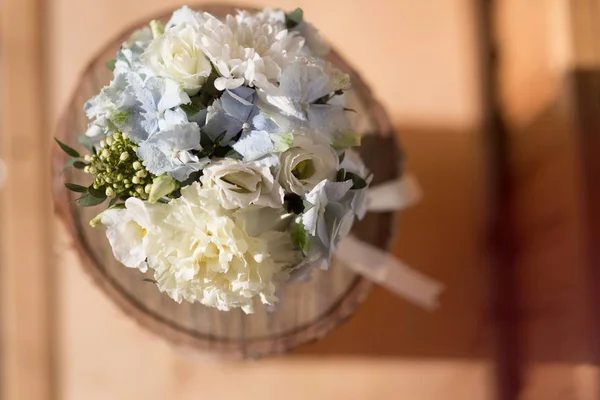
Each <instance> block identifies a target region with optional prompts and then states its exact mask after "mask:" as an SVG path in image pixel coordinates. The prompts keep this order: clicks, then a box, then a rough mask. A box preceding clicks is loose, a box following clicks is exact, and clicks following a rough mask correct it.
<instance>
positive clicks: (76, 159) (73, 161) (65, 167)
mask: <svg viewBox="0 0 600 400" xmlns="http://www.w3.org/2000/svg"><path fill="white" fill-rule="evenodd" d="M77 161H79V159H78V158H71V159H70V160H69V161H67V162H66V163H65V166H64V167H63V169H62V172H65V171H66V170H68V169H69V168H71V167H72V166H73V164H75V163H76V162H77Z"/></svg>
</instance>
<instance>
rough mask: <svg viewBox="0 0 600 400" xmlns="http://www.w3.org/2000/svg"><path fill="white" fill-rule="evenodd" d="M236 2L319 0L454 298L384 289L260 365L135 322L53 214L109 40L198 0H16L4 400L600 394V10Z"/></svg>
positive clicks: (569, 0) (7, 66) (554, 0)
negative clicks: (87, 92) (412, 196)
mask: <svg viewBox="0 0 600 400" xmlns="http://www.w3.org/2000/svg"><path fill="white" fill-rule="evenodd" d="M223 3H227V4H230V3H231V4H237V5H243V6H255V7H279V8H284V9H288V10H292V9H294V8H296V7H301V8H303V9H304V15H305V18H306V19H307V20H309V21H311V22H313V23H314V24H315V25H316V26H317V27H318V28H319V29H320V30H321V32H322V33H323V35H324V36H325V37H326V38H327V39H328V40H329V41H330V42H331V44H332V45H333V46H334V47H335V48H336V49H338V50H339V51H340V53H341V54H342V55H343V56H344V57H345V58H346V60H347V61H349V62H350V64H351V65H353V66H354V67H355V68H356V69H357V70H358V71H359V72H360V73H361V75H362V77H363V78H364V79H365V80H366V82H367V83H368V84H369V85H370V86H371V87H372V89H373V91H374V93H375V95H376V97H377V98H378V99H379V100H380V101H381V102H382V103H383V104H384V106H385V107H386V109H387V111H388V113H389V114H390V117H391V119H392V122H393V123H394V126H395V128H396V132H397V135H398V137H399V138H400V140H401V143H402V145H403V146H404V150H405V152H406V153H407V164H406V170H407V171H409V172H410V173H412V174H413V175H414V176H415V177H416V178H417V179H418V181H419V183H420V185H421V186H422V189H423V192H424V198H423V201H422V202H421V203H419V204H418V205H417V206H415V207H413V208H411V209H409V210H407V211H405V212H404V213H403V216H402V221H401V224H402V226H401V229H400V233H399V235H398V237H397V238H396V242H395V245H394V249H393V251H394V253H395V254H396V255H398V256H399V257H400V258H401V259H403V260H405V261H406V262H407V263H408V264H410V265H411V266H413V267H414V268H416V269H418V270H420V271H422V272H424V273H426V274H428V275H429V276H431V277H433V278H434V279H436V280H439V281H441V282H443V283H444V285H445V287H446V290H445V292H444V294H443V296H442V299H441V307H440V308H439V310H438V311H436V312H433V313H429V312H426V311H423V310H421V309H419V308H417V307H415V306H413V305H411V304H409V303H407V302H405V301H404V300H403V299H401V298H398V297H396V296H394V295H392V294H390V293H388V292H386V291H385V290H384V289H381V288H375V289H374V290H373V292H372V293H371V295H370V296H369V297H368V299H367V300H366V302H365V303H364V304H363V305H362V306H361V307H360V309H359V310H358V312H357V313H356V315H355V316H354V317H353V318H351V319H350V320H349V321H348V322H347V323H346V324H344V325H343V326H341V327H339V328H338V329H336V330H335V331H333V332H332V333H331V334H329V335H328V336H327V337H325V338H324V339H323V340H321V341H318V342H315V343H312V344H309V345H305V346H301V347H299V348H297V349H295V350H294V351H293V352H291V353H290V354H286V355H284V356H280V357H276V358H272V359H268V360H262V361H258V362H245V363H235V362H219V361H216V360H215V359H213V358H209V357H208V356H207V355H206V354H202V353H200V352H198V351H193V350H188V349H184V348H177V347H173V346H171V345H169V344H168V343H167V342H166V341H165V340H163V339H162V338H160V337H159V336H157V335H155V334H153V333H150V332H148V331H146V330H145V329H143V328H141V327H140V326H139V325H138V324H137V323H136V322H135V321H134V320H132V319H130V318H128V316H127V315H125V314H124V313H123V312H122V311H121V310H120V309H118V308H117V306H115V305H114V304H113V303H112V302H111V301H110V299H108V298H107V297H106V295H105V294H104V293H103V292H101V291H100V290H99V289H98V288H97V287H96V286H94V284H93V282H92V281H91V278H89V277H88V276H87V275H86V274H85V273H84V272H83V270H82V268H81V267H80V260H79V259H78V257H77V255H76V253H75V251H74V250H73V245H72V239H71V238H70V237H69V235H68V234H67V232H66V230H65V228H64V226H62V223H61V222H60V221H59V220H58V218H56V217H55V215H54V212H53V209H52V198H51V190H50V182H51V178H52V177H51V173H50V167H49V165H50V152H51V148H52V143H51V138H52V136H53V132H54V131H55V129H56V126H57V123H58V120H59V117H60V114H61V112H62V111H63V109H64V108H65V107H66V105H67V102H68V99H69V96H70V95H71V93H72V91H73V90H74V88H75V86H76V84H77V81H78V78H79V76H80V74H81V73H82V71H83V70H84V68H85V66H86V64H87V63H88V62H89V61H90V59H91V58H92V57H93V56H94V55H95V54H96V53H97V52H98V51H99V50H100V49H101V48H102V47H103V46H104V45H105V44H106V42H108V41H109V40H111V39H112V38H113V37H115V36H116V35H118V34H119V33H120V32H121V31H122V30H124V29H125V28H127V27H129V26H130V25H132V24H134V23H138V22H140V21H143V20H146V19H150V18H151V17H153V16H155V15H157V14H159V13H161V12H164V11H167V10H169V9H172V8H174V7H177V6H180V5H183V4H188V5H190V6H198V7H201V5H202V3H201V2H194V3H189V2H188V3H184V2H181V1H179V0H178V1H173V0H94V1H87V0H86V1H82V0H2V2H0V13H1V15H2V20H1V26H0V67H1V69H0V76H1V85H0V91H1V92H2V108H1V109H0V121H1V131H0V157H1V158H2V159H3V160H4V163H5V164H6V170H7V179H6V182H5V183H4V185H3V187H2V188H1V189H0V218H1V219H0V242H1V244H2V246H1V247H0V324H1V326H2V330H1V331H0V360H1V364H0V365H1V367H0V374H1V375H0V376H1V378H2V379H1V380H0V395H1V396H2V397H1V398H2V399H7V400H13V399H15V400H16V399H25V400H38V399H40V400H46V399H53V400H83V399H85V400H100V399H111V400H113V399H114V400H117V399H138V398H139V399H147V400H151V399H180V400H184V399H204V398H206V399H208V398H217V397H218V398H221V399H241V398H244V399H280V398H285V399H332V398H334V397H335V398H340V399H424V400H427V399H440V400H441V399H444V400H446V399H460V400H466V399H476V400H477V399H482V400H483V399H536V400H537V399H543V400H552V399H584V400H587V399H596V398H599V397H600V386H599V384H598V383H599V380H598V368H597V365H598V361H599V358H598V337H600V336H599V335H598V334H597V332H598V329H597V328H598V326H596V325H597V324H596V321H598V320H600V319H599V318H598V317H599V316H600V314H598V310H597V307H595V304H596V303H597V301H598V300H600V299H599V298H598V295H597V294H596V293H598V291H597V289H598V286H599V285H597V282H600V279H598V271H597V268H594V267H593V266H594V265H598V262H600V259H599V258H600V254H598V253H599V252H598V250H594V249H597V248H598V247H597V244H596V243H595V241H594V238H598V237H600V236H599V235H600V214H599V213H598V211H597V210H595V209H594V207H593V205H594V204H599V203H598V201H600V193H599V192H598V189H596V187H597V186H598V187H600V185H598V184H595V182H600V162H599V161H596V159H597V157H595V153H594V151H595V149H600V142H599V140H600V134H599V131H598V129H600V114H599V113H598V103H599V101H600V73H599V72H598V71H600V69H599V68H600V24H599V23H598V22H599V21H600V1H598V0H496V1H491V0H488V1H483V0H426V1H415V0H370V1H369V2H364V1H356V0H345V1H343V2H342V1H338V0H335V1H333V0H331V1H318V0H294V1H291V0H278V1H275V0H261V1H252V0H246V1H245V0H237V1H235V2H229V1H225V2H223ZM0 181H1V179H0ZM596 208H597V207H596ZM596 222H598V223H596ZM596 231H598V232H596Z"/></svg>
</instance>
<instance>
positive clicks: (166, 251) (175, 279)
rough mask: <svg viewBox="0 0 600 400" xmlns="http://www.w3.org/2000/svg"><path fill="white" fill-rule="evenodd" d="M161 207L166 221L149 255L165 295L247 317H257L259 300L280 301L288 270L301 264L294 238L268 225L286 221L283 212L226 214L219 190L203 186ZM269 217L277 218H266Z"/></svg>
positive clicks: (151, 236) (152, 238) (151, 238)
mask: <svg viewBox="0 0 600 400" xmlns="http://www.w3.org/2000/svg"><path fill="white" fill-rule="evenodd" d="M158 207H160V208H163V209H164V210H165V211H164V213H163V214H162V215H164V216H165V217H164V218H163V219H161V220H160V221H159V220H156V221H153V222H155V224H156V225H157V228H156V229H155V230H152V231H148V234H147V235H146V237H147V240H148V246H147V252H146V253H147V257H148V264H149V266H150V268H152V269H153V270H154V277H155V279H156V281H157V285H158V288H159V289H160V290H161V291H162V292H165V293H167V294H168V295H169V296H170V297H171V298H173V299H174V300H175V301H178V302H181V301H182V300H186V301H190V302H200V303H202V304H204V305H206V306H209V307H215V308H217V309H219V310H224V311H226V310H230V309H232V308H236V307H241V308H242V310H244V311H245V312H246V313H251V312H252V311H253V303H254V299H255V298H259V299H260V301H261V302H262V303H264V304H273V303H274V302H275V301H276V300H277V298H276V296H275V292H276V291H277V289H278V288H279V285H280V284H281V283H282V282H283V281H284V280H285V279H287V277H288V275H287V273H286V272H285V269H286V267H289V266H292V265H294V264H296V263H297V262H298V261H299V254H298V252H296V251H295V250H294V249H293V245H292V241H291V237H290V234H289V233H287V232H280V231H279V230H274V229H273V225H272V224H265V221H267V220H281V218H280V217H281V215H280V214H279V213H281V212H282V211H281V210H276V209H271V208H261V207H257V206H253V207H249V208H246V209H244V210H239V211H231V210H227V209H225V208H223V207H222V206H221V204H220V202H219V200H218V197H217V195H216V189H215V188H203V187H201V185H200V184H199V183H194V184H192V185H190V186H188V187H186V188H185V189H183V190H182V196H181V197H180V198H179V199H175V200H172V201H171V202H170V203H168V204H160V205H158ZM264 213H270V214H273V215H274V214H277V215H276V216H275V217H273V218H266V217H265V216H264ZM257 215H260V216H261V217H260V218H256V216H257ZM269 225H271V226H269Z"/></svg>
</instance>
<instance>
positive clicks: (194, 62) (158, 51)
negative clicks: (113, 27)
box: [140, 24, 212, 95]
mask: <svg viewBox="0 0 600 400" xmlns="http://www.w3.org/2000/svg"><path fill="white" fill-rule="evenodd" d="M140 60H141V61H142V62H143V63H144V64H145V65H146V66H147V67H148V68H149V69H150V70H151V71H152V72H154V73H155V74H156V75H158V76H162V77H165V78H171V79H173V80H174V81H175V82H177V83H178V84H180V85H181V87H183V90H185V92H186V93H188V94H189V95H194V94H196V93H197V92H198V90H200V87H202V85H203V84H204V82H205V81H206V78H208V76H209V75H210V73H211V70H212V65H211V64H210V61H209V60H208V59H207V58H206V56H205V55H204V53H203V52H202V50H201V49H200V33H199V31H198V30H197V29H196V28H195V27H194V26H192V25H191V24H182V25H181V27H180V28H174V29H169V30H167V32H165V33H164V34H162V35H160V36H158V37H157V38H155V39H154V40H153V41H152V42H151V43H150V44H149V45H148V48H147V49H146V51H145V52H144V54H142V56H141V57H140Z"/></svg>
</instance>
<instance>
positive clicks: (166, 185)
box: [148, 175, 179, 204]
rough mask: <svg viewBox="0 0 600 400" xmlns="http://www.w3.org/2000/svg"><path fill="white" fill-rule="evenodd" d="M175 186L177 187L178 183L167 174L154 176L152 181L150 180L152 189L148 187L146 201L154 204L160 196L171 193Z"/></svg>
mask: <svg viewBox="0 0 600 400" xmlns="http://www.w3.org/2000/svg"><path fill="white" fill-rule="evenodd" d="M177 188H179V184H178V183H177V181H176V180H175V179H174V178H172V177H170V176H168V175H161V176H158V177H156V178H154V182H152V189H150V196H149V198H148V201H149V202H150V203H151V204H154V203H156V202H157V201H158V200H159V199H160V198H161V197H163V196H167V195H169V194H171V193H173V191H174V190H176V189H177Z"/></svg>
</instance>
